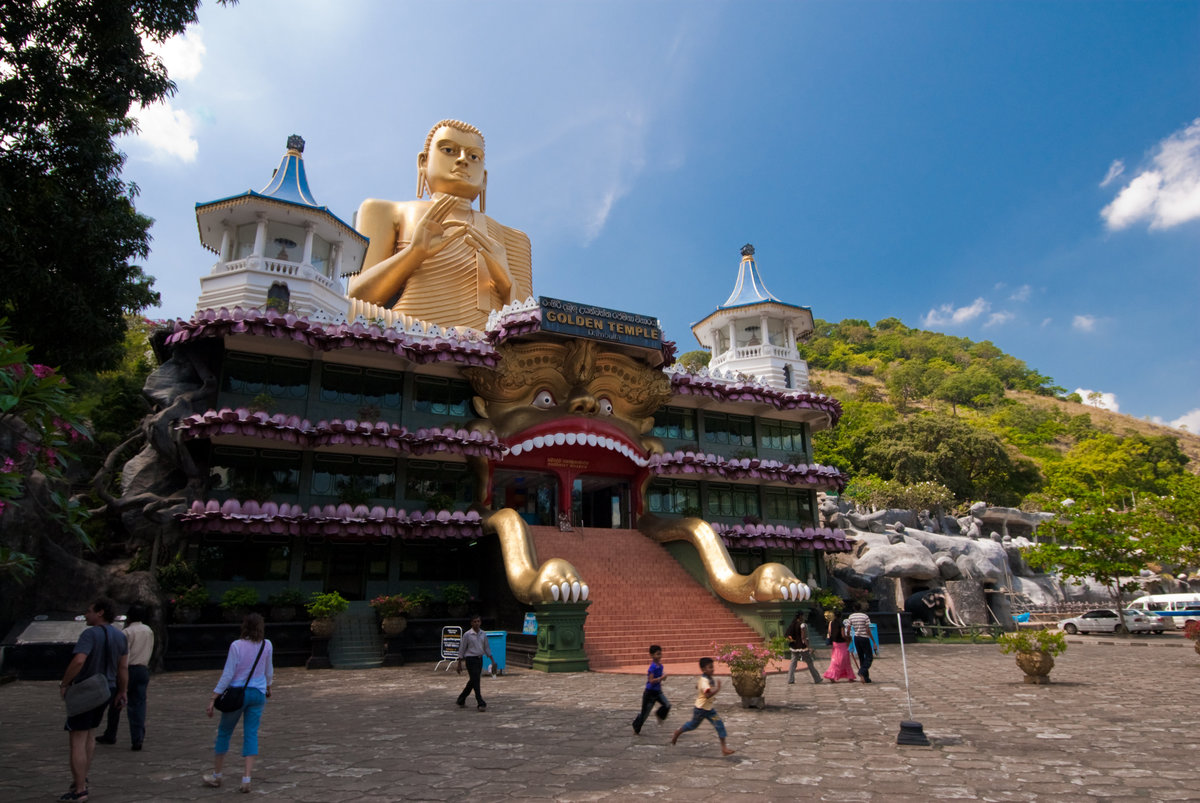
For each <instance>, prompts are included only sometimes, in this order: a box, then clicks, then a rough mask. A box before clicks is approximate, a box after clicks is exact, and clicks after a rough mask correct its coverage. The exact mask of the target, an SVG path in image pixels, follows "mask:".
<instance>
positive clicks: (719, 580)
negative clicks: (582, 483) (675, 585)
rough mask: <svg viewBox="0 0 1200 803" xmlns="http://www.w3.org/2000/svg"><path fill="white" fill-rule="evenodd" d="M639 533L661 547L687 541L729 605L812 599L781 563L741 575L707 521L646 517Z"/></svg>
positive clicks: (808, 589) (711, 583) (715, 589)
mask: <svg viewBox="0 0 1200 803" xmlns="http://www.w3.org/2000/svg"><path fill="white" fill-rule="evenodd" d="M638 529H639V530H641V531H642V533H643V534H644V535H647V536H649V537H650V538H652V539H654V540H655V541H657V542H658V543H660V544H665V543H667V542H668V541H687V542H689V543H691V544H692V545H693V546H694V547H696V551H697V552H699V553H700V559H701V561H702V562H703V563H704V569H705V571H706V572H707V573H708V582H709V584H710V585H711V586H712V587H713V590H714V591H716V592H717V594H719V595H720V596H721V598H722V599H725V600H728V601H729V602H736V603H741V604H746V603H753V602H775V601H784V602H797V601H801V600H806V599H808V598H809V597H810V596H812V589H811V588H809V587H808V585H806V584H805V583H803V582H801V581H800V580H799V579H798V578H797V577H796V575H794V574H792V571H791V569H789V568H787V567H786V566H784V565H782V564H780V563H764V564H763V565H762V566H759V567H758V568H757V569H755V570H754V571H753V572H751V573H750V574H738V572H737V570H736V569H735V568H734V566H733V559H732V558H730V557H729V550H727V549H726V548H725V544H724V542H723V541H721V537H720V536H719V535H717V533H716V531H714V530H713V528H712V527H711V526H709V524H708V522H706V521H704V520H703V519H698V518H693V517H684V518H681V519H664V518H660V517H658V516H655V515H653V514H649V513H645V514H642V516H641V518H639V519H638Z"/></svg>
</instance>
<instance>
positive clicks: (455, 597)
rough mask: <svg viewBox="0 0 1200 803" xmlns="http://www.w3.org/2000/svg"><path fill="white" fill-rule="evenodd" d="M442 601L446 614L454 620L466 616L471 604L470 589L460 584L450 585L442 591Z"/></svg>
mask: <svg viewBox="0 0 1200 803" xmlns="http://www.w3.org/2000/svg"><path fill="white" fill-rule="evenodd" d="M442 599H444V600H445V601H446V613H447V615H449V616H452V617H454V618H455V619H461V618H462V617H464V616H466V615H467V610H468V607H469V605H470V603H471V589H469V588H467V587H466V586H465V585H463V584H462V583H451V584H450V585H448V586H446V587H445V588H443V589H442Z"/></svg>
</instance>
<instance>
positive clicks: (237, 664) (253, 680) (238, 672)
mask: <svg viewBox="0 0 1200 803" xmlns="http://www.w3.org/2000/svg"><path fill="white" fill-rule="evenodd" d="M265 630H266V626H265V625H264V624H263V618H262V616H261V615H260V614H257V613H251V614H247V615H246V618H244V619H243V620H242V636H241V638H239V639H238V640H237V641H235V642H233V643H232V644H230V645H229V655H228V656H227V657H226V658H225V671H224V672H222V673H221V679H220V680H218V681H217V685H216V687H214V688H213V691H212V697H210V698H209V701H208V707H207V708H206V709H205V710H206V713H207V714H208V716H210V717H211V716H212V715H213V705H214V703H216V701H217V698H218V697H220V696H221V693H222V692H224V691H225V690H226V689H227V688H229V687H230V686H235V687H236V686H242V685H245V687H246V694H245V704H244V705H243V706H242V707H241V708H239V709H238V710H237V711H223V712H222V713H221V722H220V724H218V725H217V742H216V744H215V745H214V746H213V753H214V755H213V771H212V772H211V773H209V774H207V775H205V776H204V783H205V785H206V786H220V785H221V780H222V774H221V769H222V767H223V766H224V765H225V754H226V753H228V752H229V740H230V737H232V736H233V728H234V726H235V725H237V722H238V719H240V718H241V717H242V716H243V715H244V716H245V719H244V720H243V722H242V758H244V759H245V762H246V767H245V772H244V773H243V774H242V785H241V791H243V792H249V791H250V773H251V771H252V770H253V769H254V759H255V758H256V757H257V756H258V725H259V723H260V722H261V721H262V715H263V709H264V708H265V707H266V704H267V698H268V697H270V696H271V680H272V679H273V678H274V675H275V668H274V665H273V664H272V662H271V658H272V652H273V649H272V647H271V642H270V641H269V640H268V639H267V638H266V635H265Z"/></svg>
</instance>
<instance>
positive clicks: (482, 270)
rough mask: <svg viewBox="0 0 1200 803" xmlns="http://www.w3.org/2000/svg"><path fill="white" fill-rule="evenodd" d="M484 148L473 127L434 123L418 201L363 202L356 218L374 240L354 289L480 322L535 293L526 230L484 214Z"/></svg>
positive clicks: (449, 318)
mask: <svg viewBox="0 0 1200 803" xmlns="http://www.w3.org/2000/svg"><path fill="white" fill-rule="evenodd" d="M483 157H484V143H483V134H482V133H480V131H479V129H477V128H475V126H472V125H468V124H467V123H464V122H461V121H459V120H442V121H441V122H439V123H438V124H437V125H435V126H434V127H433V128H432V129H431V130H430V132H429V136H427V137H426V138H425V149H424V150H423V151H422V152H421V153H420V154H419V155H418V156H417V200H415V201H400V202H397V201H381V200H376V199H373V198H372V199H368V200H366V201H363V203H362V205H361V206H360V207H359V208H358V216H357V218H356V221H355V224H356V227H357V229H358V230H359V231H360V232H362V233H363V234H365V235H366V236H367V237H370V238H371V243H370V245H369V246H368V248H367V255H366V258H365V259H364V260H363V269H362V271H361V272H360V273H358V274H356V275H355V276H352V277H351V278H350V282H349V295H351V296H353V297H354V298H358V299H362V300H363V301H369V302H372V303H374V304H379V305H380V306H384V307H389V308H391V309H393V310H396V311H397V312H403V313H405V314H407V315H411V316H413V317H415V318H419V319H421V320H424V321H427V322H430V323H435V324H438V325H439V326H443V327H449V326H469V327H471V328H473V329H483V328H484V326H485V325H486V323H487V318H488V313H490V312H491V311H492V310H495V309H500V308H501V307H503V306H504V305H505V304H508V303H510V302H511V301H514V300H518V301H520V300H524V299H525V298H527V297H529V296H530V295H531V294H532V292H533V270H532V266H531V253H530V246H529V237H528V236H526V234H525V233H524V232H522V231H518V230H517V229H512V228H509V227H508V226H503V225H501V224H499V223H497V222H496V221H494V220H492V219H491V218H490V217H488V216H487V215H485V214H484V207H485V203H486V199H487V170H486V168H485V167H484V159H483ZM426 190H428V191H429V193H430V200H425V192H426ZM476 198H478V199H479V211H475V209H473V208H472V202H473V201H474V200H475V199H476Z"/></svg>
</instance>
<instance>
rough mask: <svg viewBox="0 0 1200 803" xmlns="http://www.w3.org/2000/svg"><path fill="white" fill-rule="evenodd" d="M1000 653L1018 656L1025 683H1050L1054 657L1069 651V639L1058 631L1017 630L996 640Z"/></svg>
mask: <svg viewBox="0 0 1200 803" xmlns="http://www.w3.org/2000/svg"><path fill="white" fill-rule="evenodd" d="M996 643H997V644H999V645H1000V652H1002V653H1004V654H1005V655H1008V654H1009V653H1014V652H1015V653H1016V654H1017V666H1019V667H1021V671H1022V672H1024V673H1025V682H1026V683H1034V684H1042V683H1049V682H1050V670H1051V669H1053V668H1054V656H1056V655H1061V654H1062V653H1064V652H1066V651H1067V637H1066V636H1065V635H1063V634H1062V633H1061V632H1059V631H1057V630H1015V631H1013V632H1012V633H1002V634H1001V635H1000V637H999V638H997V639H996Z"/></svg>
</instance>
